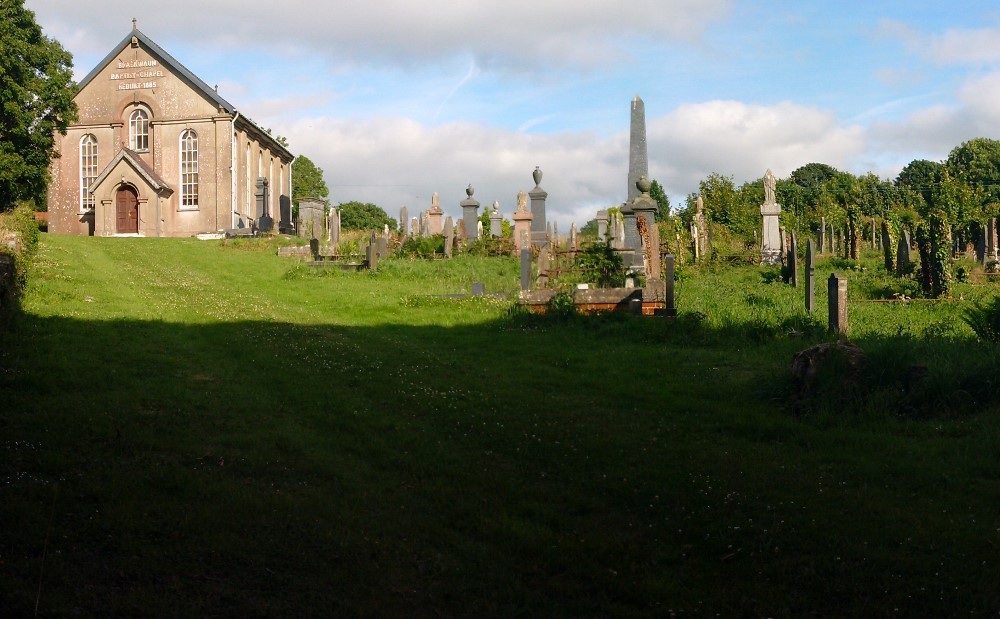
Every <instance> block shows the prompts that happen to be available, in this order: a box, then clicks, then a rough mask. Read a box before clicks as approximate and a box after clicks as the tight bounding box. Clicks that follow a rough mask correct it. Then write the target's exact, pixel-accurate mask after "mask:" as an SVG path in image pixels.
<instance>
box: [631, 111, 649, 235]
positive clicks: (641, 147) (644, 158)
mask: <svg viewBox="0 0 1000 619" xmlns="http://www.w3.org/2000/svg"><path fill="white" fill-rule="evenodd" d="M643 176H645V177H647V178H648V177H649V155H648V152H647V148H646V105H645V104H644V103H643V102H642V99H640V98H639V97H638V96H636V97H634V98H633V99H632V111H631V116H630V121H629V140H628V188H627V189H628V190H627V192H626V195H627V196H628V198H627V200H626V202H631V201H632V200H634V199H636V198H638V197H639V190H638V189H637V188H636V183H638V182H639V179H640V178H642V177H643ZM631 247H632V248H633V249H634V248H635V246H631Z"/></svg>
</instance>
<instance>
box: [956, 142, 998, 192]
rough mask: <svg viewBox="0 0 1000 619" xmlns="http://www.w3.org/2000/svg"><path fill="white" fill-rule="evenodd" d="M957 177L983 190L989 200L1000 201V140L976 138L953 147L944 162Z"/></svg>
mask: <svg viewBox="0 0 1000 619" xmlns="http://www.w3.org/2000/svg"><path fill="white" fill-rule="evenodd" d="M944 166H945V168H947V170H948V172H949V173H950V174H951V175H952V176H953V177H955V178H957V179H961V180H962V181H964V182H966V183H968V184H969V185H971V186H972V187H975V188H976V189H979V190H980V191H982V192H983V194H984V198H985V199H986V201H988V202H1000V142H998V141H997V140H991V139H988V138H975V139H972V140H969V141H968V142H963V143H962V144H960V145H959V146H956V147H955V148H954V149H952V151H951V153H949V154H948V159H947V161H945V163H944Z"/></svg>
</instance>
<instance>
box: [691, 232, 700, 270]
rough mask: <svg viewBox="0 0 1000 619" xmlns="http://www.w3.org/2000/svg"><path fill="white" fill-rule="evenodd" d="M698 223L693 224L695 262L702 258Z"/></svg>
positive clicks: (692, 246) (692, 239)
mask: <svg viewBox="0 0 1000 619" xmlns="http://www.w3.org/2000/svg"><path fill="white" fill-rule="evenodd" d="M698 234H699V233H698V224H691V253H692V255H693V256H694V261H695V264H697V263H698V261H699V260H701V251H700V248H699V247H698V245H699V243H698Z"/></svg>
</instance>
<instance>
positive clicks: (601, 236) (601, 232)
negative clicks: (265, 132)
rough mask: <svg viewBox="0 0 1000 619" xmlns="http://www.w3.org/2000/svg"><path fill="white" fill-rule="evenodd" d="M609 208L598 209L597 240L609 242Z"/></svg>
mask: <svg viewBox="0 0 1000 619" xmlns="http://www.w3.org/2000/svg"><path fill="white" fill-rule="evenodd" d="M608 220H609V217H608V209H601V210H599V211H597V242H598V243H607V242H608Z"/></svg>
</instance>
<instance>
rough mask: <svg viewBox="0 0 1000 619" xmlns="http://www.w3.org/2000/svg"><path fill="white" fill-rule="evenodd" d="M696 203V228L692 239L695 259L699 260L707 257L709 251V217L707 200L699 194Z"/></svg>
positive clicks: (694, 224)
mask: <svg viewBox="0 0 1000 619" xmlns="http://www.w3.org/2000/svg"><path fill="white" fill-rule="evenodd" d="M694 205H695V206H694V209H695V210H694V223H693V226H694V229H693V230H692V233H691V241H692V245H693V246H694V255H695V258H694V261H695V262H699V261H701V260H703V259H705V257H706V256H707V252H708V218H707V217H706V216H705V201H704V200H702V198H701V196H698V198H697V199H696V200H695V202H694Z"/></svg>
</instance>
